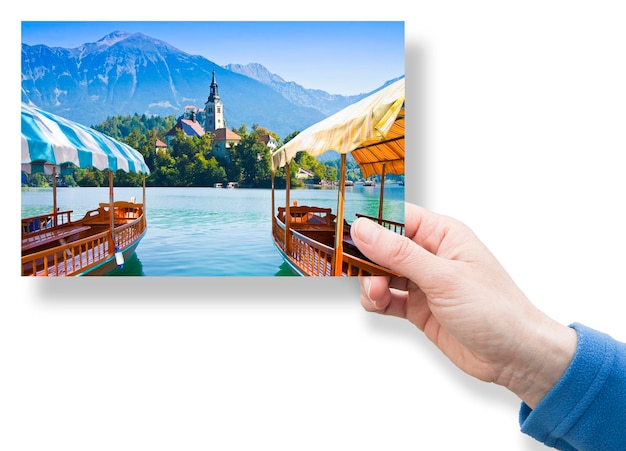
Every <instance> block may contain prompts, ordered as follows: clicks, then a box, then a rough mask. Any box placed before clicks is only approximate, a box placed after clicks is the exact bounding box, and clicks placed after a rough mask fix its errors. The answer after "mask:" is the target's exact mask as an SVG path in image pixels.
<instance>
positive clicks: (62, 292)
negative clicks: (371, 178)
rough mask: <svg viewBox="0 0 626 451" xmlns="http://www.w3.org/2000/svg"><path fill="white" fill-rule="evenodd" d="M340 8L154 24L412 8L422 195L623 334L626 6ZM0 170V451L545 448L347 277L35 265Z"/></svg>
mask: <svg viewBox="0 0 626 451" xmlns="http://www.w3.org/2000/svg"><path fill="white" fill-rule="evenodd" d="M65 3H70V2H65ZM192 3H193V2H192ZM336 3H337V2H329V1H325V0H322V1H318V2H315V4H312V5H311V6H308V7H307V6H304V5H303V6H296V5H295V4H294V3H291V2H284V3H281V2H278V1H275V2H272V1H270V2H265V3H264V5H256V4H255V5H249V6H248V7H247V8H241V9H239V8H236V9H237V10H236V11H232V6H229V7H228V9H229V11H223V15H224V17H222V16H221V15H222V11H221V10H220V8H222V7H226V5H225V4H224V5H221V6H220V7H219V8H218V7H217V6H216V5H214V4H210V5H209V4H207V3H200V2H198V5H196V6H195V13H198V15H199V17H197V16H196V14H195V13H194V8H193V7H192V5H189V6H190V8H188V9H185V8H181V10H182V9H185V11H179V12H177V13H176V14H178V15H177V16H173V17H171V16H169V15H167V14H169V13H170V12H172V4H171V3H165V2H163V4H162V5H156V4H153V5H152V6H151V9H154V10H156V11H162V15H159V16H157V17H155V18H154V19H162V20H163V19H164V20H168V19H172V20H187V19H190V17H189V15H188V14H189V13H190V12H192V13H194V17H191V18H192V19H194V20H195V19H199V20H203V19H206V20H215V19H216V17H215V16H214V14H213V13H211V11H213V12H216V11H218V10H220V17H219V19H229V20H235V19H245V20H273V19H276V18H280V19H284V20H302V19H312V20H379V19H380V20H405V21H406V76H407V97H408V105H407V123H408V130H407V153H409V154H410V157H408V158H409V161H408V165H409V167H410V172H409V173H408V174H407V179H408V180H407V185H406V187H407V198H408V200H410V201H413V202H419V203H421V204H423V205H424V206H426V207H429V208H431V209H433V210H436V211H438V212H440V213H445V214H448V215H451V216H455V217H457V218H458V219H461V220H462V221H464V222H466V223H467V224H468V225H470V226H471V227H472V228H473V229H474V230H475V231H476V233H477V234H478V235H479V237H481V238H482V240H483V241H484V242H485V243H486V244H487V245H488V246H489V247H490V248H491V250H492V251H493V252H494V253H495V255H496V256H497V257H498V258H499V259H500V261H501V262H502V263H503V264H504V266H505V267H506V268H507V269H508V270H509V272H510V273H511V274H512V276H513V278H514V279H515V280H516V281H517V283H518V284H519V285H520V287H521V288H522V289H523V290H524V291H525V292H526V294H527V295H528V296H529V297H530V299H531V300H532V301H533V302H534V303H535V304H537V305H538V306H539V307H540V308H541V309H542V310H544V311H545V312H547V313H549V314H550V315H552V316H553V317H554V318H555V319H557V320H558V321H560V322H563V323H570V322H573V321H579V322H583V323H585V324H587V325H588V326H591V327H595V328H597V329H600V330H603V331H605V332H607V333H609V334H611V335H613V336H614V337H615V338H618V339H620V340H626V332H624V330H625V329H624V326H623V321H622V315H621V312H622V311H623V305H624V301H625V299H624V298H625V295H624V290H623V280H624V269H625V268H626V264H625V263H624V261H623V258H622V256H623V255H624V254H626V241H625V238H624V232H623V231H624V230H626V221H625V219H624V213H623V210H624V196H625V194H626V189H625V188H626V186H625V184H626V181H625V180H626V177H624V158H623V155H624V151H625V149H626V146H625V144H626V132H625V124H626V83H624V81H625V80H626V59H625V58H624V54H625V51H626V29H625V28H624V26H623V18H624V14H623V12H622V11H621V10H620V4H621V2H619V1H614V2H611V1H603V0H597V1H595V2H586V3H585V4H586V5H589V6H587V7H583V6H577V5H580V4H581V3H582V2H565V1H561V2H559V1H541V2H540V1H526V2H501V1H500V2H499V1H474V2H463V1H440V2H419V1H418V2H414V3H412V5H413V6H411V8H410V9H409V10H404V11H403V10H402V6H400V4H397V3H396V4H392V3H388V4H382V5H380V6H378V5H377V2H371V1H367V0H366V1H360V2H358V3H357V2H355V6H352V7H350V6H346V7H344V9H340V10H339V12H338V13H337V14H335V13H334V12H333V11H335V9H336V7H337V5H336ZM504 3H506V4H507V5H510V4H512V3H517V4H518V5H519V6H517V7H512V6H505V5H504ZM356 5H358V6H356ZM126 6H127V5H126V3H125V2H119V1H110V2H107V5H106V8H103V11H102V16H100V14H99V15H98V17H94V18H92V20H99V19H110V20H120V19H126V18H128V19H138V20H142V19H144V18H146V17H144V15H143V13H142V12H141V11H138V12H137V11H135V12H134V13H133V14H134V15H131V14H130V13H127V9H126ZM386 7H389V8H390V9H392V10H394V11H390V12H389V13H385V12H380V9H381V8H386ZM300 8H302V9H303V10H306V11H300V10H299V9H300ZM208 9H210V11H209V10H208ZM351 9H354V11H352V10H351ZM292 10H293V11H294V13H293V14H291V15H290V14H289V13H286V12H285V11H292ZM65 11H67V9H66V8H62V7H60V5H59V3H58V2H54V3H48V4H45V5H40V6H39V7H34V8H33V10H32V11H28V12H27V13H28V14H29V17H19V18H16V19H14V20H12V21H10V22H11V23H10V24H7V28H5V32H6V33H7V37H6V39H7V40H6V41H5V42H7V43H10V46H8V47H7V49H6V50H7V52H9V53H10V52H15V53H10V54H11V57H15V59H16V62H17V61H19V60H17V52H16V49H17V48H18V41H19V34H20V31H19V20H51V19H67V18H69V17H68V16H67V13H65ZM305 12H306V14H304V13H305ZM127 14H129V16H128V17H127ZM203 14H204V15H203ZM285 14H287V15H286V17H282V16H283V15H285ZM79 19H84V17H79ZM149 19H152V17H149ZM9 34H10V39H9ZM3 45H6V44H3ZM7 52H5V54H9V53H7ZM372 63H373V64H375V55H372ZM18 65H19V62H18ZM11 74H13V75H11V76H10V77H13V78H10V77H9V81H7V82H5V83H4V84H3V86H8V87H9V90H8V91H7V95H6V96H5V97H4V98H5V99H7V98H8V99H15V104H14V105H15V110H12V109H11V111H10V114H8V113H7V111H5V116H6V117H5V121H4V122H3V123H4V124H5V126H8V127H10V128H11V129H13V130H19V123H18V122H17V119H16V118H17V113H16V112H17V103H18V102H19V100H18V98H17V92H18V89H17V86H16V85H12V84H11V83H12V82H13V83H15V84H17V79H16V74H17V67H13V68H12V69H11ZM3 89H4V88H3ZM12 96H15V97H12ZM9 106H13V103H11V105H7V104H5V108H4V110H9ZM14 138H15V141H11V142H12V143H13V144H12V145H11V146H7V142H8V141H6V140H5V151H6V152H9V151H11V152H13V150H11V148H12V147H16V146H17V135H16V136H15V137H14ZM15 163H16V164H15V167H17V162H15ZM2 180H3V181H2V183H3V187H6V189H5V190H4V191H5V192H9V191H10V192H11V193H15V196H13V202H14V204H13V207H14V208H15V209H11V210H10V214H9V215H8V216H9V220H8V221H7V222H8V225H7V226H6V227H5V236H8V237H10V238H9V239H8V240H7V241H8V242H7V244H6V246H9V248H10V250H11V251H10V255H12V257H11V258H10V260H7V264H6V265H5V276H4V278H3V280H4V281H5V282H6V285H7V286H6V288H5V294H4V295H3V296H2V297H3V300H2V302H1V303H0V305H2V311H1V312H0V338H1V340H0V353H1V354H0V357H1V359H0V362H2V369H1V370H0V380H1V382H2V385H1V390H2V393H1V394H0V414H1V415H2V418H1V420H2V432H1V433H0V448H2V449H6V450H43V449H45V450H57V449H58V450H64V451H69V450H80V451H84V450H90V451H91V450H107V451H112V450H116V451H120V450H133V451H135V450H151V451H153V450H185V451H187V450H201V449H202V450H208V449H211V450H253V449H267V450H316V451H318V450H360V451H361V450H362V451H365V450H417V449H419V450H422V449H423V450H449V449H466V448H471V449H481V450H502V449H506V450H525V451H528V450H539V449H544V447H543V446H542V445H540V444H538V443H537V442H535V441H534V440H533V439H531V438H528V437H526V436H524V435H523V434H521V433H520V432H519V425H518V420H517V415H518V407H519V401H518V400H517V399H516V398H515V396H513V395H511V394H509V393H507V392H506V391H505V390H504V389H502V388H500V387H497V386H493V385H488V384H484V383H481V382H478V381H475V380H473V379H471V378H469V377H467V376H465V375H464V374H462V373H460V371H458V370H457V369H456V368H455V367H454V366H453V365H451V364H450V363H449V362H448V361H447V360H446V359H445V358H444V357H442V356H441V355H440V354H439V353H438V352H437V351H436V350H435V349H434V347H433V346H432V345H431V344H430V343H429V342H428V341H427V340H425V339H424V337H423V336H422V335H421V333H419V331H417V329H415V328H413V327H412V326H411V325H409V324H407V323H406V322H403V321H401V320H399V319H396V318H388V317H382V316H377V315H374V314H370V313H366V312H364V311H363V310H362V309H361V307H360V304H359V295H358V293H359V290H358V283H357V281H356V280H355V279H351V280H302V279H271V278H268V279H265V278H249V279H248V278H246V279H240V278H230V279H208V278H184V279H170V278H144V279H139V280H137V279H127V278H120V279H116V280H115V281H112V280H111V279H96V280H94V279H88V280H87V279H80V280H54V281H33V280H22V279H21V278H20V277H19V276H18V275H17V269H16V266H15V265H14V263H10V262H14V261H16V260H17V253H18V250H17V246H15V247H12V246H14V244H13V243H17V236H16V234H17V232H16V231H17V228H16V227H14V226H13V225H11V224H13V223H14V219H15V218H14V216H15V215H16V214H17V209H18V208H19V192H18V191H17V188H16V187H17V183H16V182H17V175H16V173H15V174H14V173H13V172H11V170H10V169H9V171H5V174H4V177H3V178H2ZM7 190H8V191H7ZM14 233H15V235H14Z"/></svg>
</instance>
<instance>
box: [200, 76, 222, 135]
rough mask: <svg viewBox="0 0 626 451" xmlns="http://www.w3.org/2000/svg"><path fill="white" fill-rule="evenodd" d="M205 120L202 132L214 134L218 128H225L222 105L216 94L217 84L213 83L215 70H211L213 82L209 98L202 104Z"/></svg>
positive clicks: (213, 81)
mask: <svg viewBox="0 0 626 451" xmlns="http://www.w3.org/2000/svg"><path fill="white" fill-rule="evenodd" d="M204 112H205V120H204V131H205V132H207V133H211V132H214V131H215V130H217V129H218V128H225V127H226V124H225V123H224V105H223V104H222V101H221V100H220V95H219V94H218V93H217V82H216V81H215V69H214V70H213V80H212V81H211V90H210V92H209V98H208V99H207V101H206V103H205V104H204Z"/></svg>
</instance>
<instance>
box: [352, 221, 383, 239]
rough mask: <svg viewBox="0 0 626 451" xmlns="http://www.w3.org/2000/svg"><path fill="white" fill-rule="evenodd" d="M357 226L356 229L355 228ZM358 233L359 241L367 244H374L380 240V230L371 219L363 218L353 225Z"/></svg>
mask: <svg viewBox="0 0 626 451" xmlns="http://www.w3.org/2000/svg"><path fill="white" fill-rule="evenodd" d="M355 225H356V227H354V226H355ZM352 227H354V230H355V232H356V236H357V239H359V240H361V241H363V242H364V243H365V244H372V243H374V242H375V241H376V239H377V238H378V234H379V233H380V230H379V229H378V226H377V225H376V224H374V222H373V221H370V220H369V219H365V218H361V219H357V220H356V221H355V223H354V224H353V225H352Z"/></svg>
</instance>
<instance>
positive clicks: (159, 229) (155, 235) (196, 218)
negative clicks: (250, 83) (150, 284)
mask: <svg viewBox="0 0 626 451" xmlns="http://www.w3.org/2000/svg"><path fill="white" fill-rule="evenodd" d="M379 195H380V186H376V187H363V186H361V185H356V186H354V187H347V188H346V203H345V217H346V220H347V221H348V222H350V223H351V222H353V221H354V219H355V214H356V213H362V214H367V215H370V216H377V215H378V199H379ZM133 196H134V197H135V198H136V201H137V202H141V201H142V198H143V197H142V189H141V188H124V187H119V188H115V190H114V197H115V200H129V199H130V198H131V197H133ZM290 197H291V201H292V202H293V201H294V200H297V201H298V205H315V206H319V207H326V208H332V210H333V212H336V208H337V190H334V189H296V190H292V191H291V194H290ZM384 198H385V202H384V205H385V209H384V217H385V218H386V219H390V220H395V221H399V222H402V221H403V218H404V187H403V186H399V185H397V184H386V186H385V196H384ZM21 200H22V217H26V216H34V215H37V214H44V213H48V212H49V211H50V210H51V208H52V189H51V188H48V189H45V188H44V189H39V188H38V189H33V188H24V189H22V198H21ZM100 202H109V189H108V188H59V189H57V205H58V207H60V209H61V210H62V211H64V210H72V211H73V213H72V218H73V219H77V218H80V217H82V215H83V214H84V213H85V212H86V211H88V210H92V209H94V208H97V206H98V203H100ZM271 202H272V201H271V190H268V189H216V188H146V219H147V221H148V231H147V233H146V235H145V236H144V238H143V239H142V240H141V242H140V243H139V246H138V247H137V250H136V252H135V254H134V255H133V256H132V257H129V258H128V259H126V261H125V263H124V266H123V268H121V269H120V268H118V269H116V270H115V271H113V273H112V275H129V276H289V275H293V272H292V271H291V270H290V269H289V267H288V266H287V265H286V264H285V263H284V261H283V259H282V257H281V255H280V254H279V252H278V251H277V250H276V248H275V247H274V244H273V241H272V237H271V222H270V221H271V208H272V207H271V205H272V204H271ZM284 202H285V191H284V190H282V191H277V192H276V206H277V207H278V206H282V205H284Z"/></svg>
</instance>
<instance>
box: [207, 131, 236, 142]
mask: <svg viewBox="0 0 626 451" xmlns="http://www.w3.org/2000/svg"><path fill="white" fill-rule="evenodd" d="M213 135H214V138H213V139H214V140H215V141H241V136H239V135H238V134H237V133H235V132H234V131H232V130H229V129H227V128H217V129H215V131H214V132H213Z"/></svg>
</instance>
